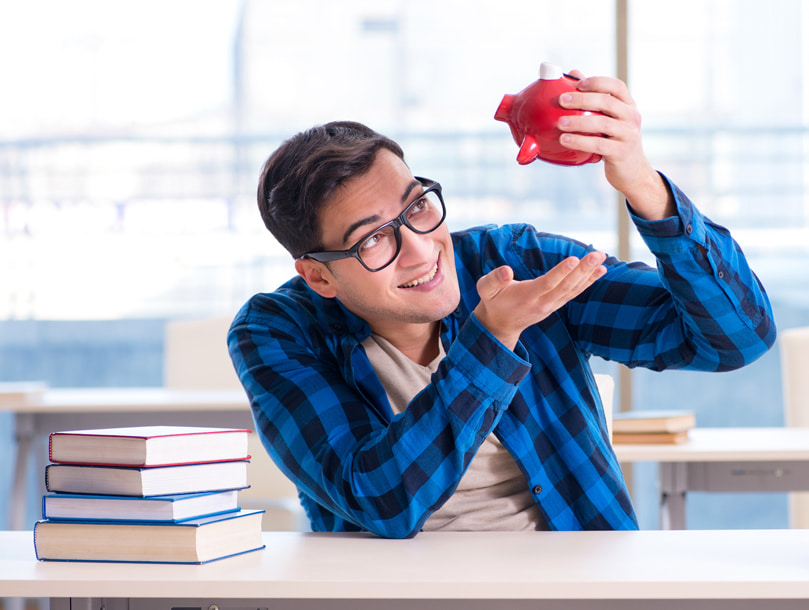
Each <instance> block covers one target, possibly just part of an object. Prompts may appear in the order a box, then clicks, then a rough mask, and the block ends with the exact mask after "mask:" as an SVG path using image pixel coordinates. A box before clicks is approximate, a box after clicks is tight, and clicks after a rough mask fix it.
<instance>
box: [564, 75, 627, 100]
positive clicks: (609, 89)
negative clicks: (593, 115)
mask: <svg viewBox="0 0 809 610" xmlns="http://www.w3.org/2000/svg"><path fill="white" fill-rule="evenodd" d="M576 88H577V89H578V90H579V91H591V92H599V93H605V94H608V95H611V96H613V97H616V98H618V99H619V100H621V101H622V102H624V103H627V104H634V103H635V102H634V100H633V99H632V96H631V95H630V94H629V89H628V88H627V86H626V83H625V82H623V81H622V80H619V79H617V78H610V77H608V76H591V77H589V78H582V79H581V80H580V81H579V82H578V83H576Z"/></svg>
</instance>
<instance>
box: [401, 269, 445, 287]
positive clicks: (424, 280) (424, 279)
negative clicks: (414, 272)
mask: <svg viewBox="0 0 809 610" xmlns="http://www.w3.org/2000/svg"><path fill="white" fill-rule="evenodd" d="M436 273H438V263H436V264H435V265H433V268H432V269H431V270H430V273H428V274H427V275H425V276H424V277H420V278H419V279H417V280H413V281H412V282H408V283H407V284H402V285H401V286H399V288H414V287H415V286H420V285H422V284H426V283H427V282H429V281H430V280H432V279H433V278H434V277H435V274H436Z"/></svg>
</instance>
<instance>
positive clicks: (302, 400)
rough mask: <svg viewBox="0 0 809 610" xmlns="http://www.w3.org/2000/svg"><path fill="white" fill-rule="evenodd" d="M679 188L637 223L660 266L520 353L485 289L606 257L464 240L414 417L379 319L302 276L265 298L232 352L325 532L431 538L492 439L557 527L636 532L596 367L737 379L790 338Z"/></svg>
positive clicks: (592, 300) (500, 239)
mask: <svg viewBox="0 0 809 610" xmlns="http://www.w3.org/2000/svg"><path fill="white" fill-rule="evenodd" d="M672 191H673V192H674V195H675V199H676V203H677V207H678V211H679V214H678V216H676V217H672V218H669V219H666V220H662V221H657V222H646V221H643V220H641V219H639V218H636V217H633V220H634V222H635V224H636V226H637V228H638V230H639V232H640V234H641V235H642V237H643V239H644V240H645V241H646V243H647V245H648V247H649V248H650V249H651V251H652V252H653V253H654V255H655V256H656V258H657V261H658V263H657V269H653V268H651V267H648V266H646V265H643V264H638V263H630V264H627V263H624V262H621V261H618V260H616V259H614V258H609V259H608V260H607V262H606V265H607V268H608V271H607V274H606V275H605V276H604V277H603V278H602V279H600V280H599V281H598V282H596V283H595V284H594V285H593V286H592V287H590V288H589V289H588V290H587V291H586V292H585V293H583V294H582V295H581V296H579V297H578V298H576V299H575V300H573V301H571V302H570V303H568V304H567V305H566V306H564V307H563V308H562V309H560V310H559V311H557V312H555V313H554V314H553V315H551V316H550V317H548V318H547V319H545V320H543V321H542V322H541V323H539V324H537V325H535V326H532V327H530V328H528V329H527V330H525V331H524V332H523V334H522V336H521V340H520V342H519V343H518V345H517V347H516V349H515V350H514V351H511V350H509V349H507V348H505V347H504V346H503V345H502V344H500V343H499V342H498V341H497V340H496V339H495V338H494V337H493V336H492V335H491V334H490V333H489V332H488V331H487V330H486V329H485V328H484V327H483V326H482V325H481V324H480V323H479V322H478V321H477V319H476V318H475V316H474V315H472V310H473V309H474V308H475V306H476V305H477V303H478V301H479V297H478V293H477V290H476V288H475V284H476V281H477V280H478V278H480V277H481V276H482V275H484V274H485V273H488V272H489V271H491V270H492V269H494V268H496V267H499V266H500V265H509V266H511V268H512V269H514V272H515V275H516V277H517V278H518V279H527V278H533V277H536V276H539V275H541V274H543V273H545V272H546V271H548V270H549V269H550V268H551V267H553V266H554V265H556V264H557V263H559V262H560V261H561V260H562V259H564V258H565V257H568V256H571V255H573V256H577V257H582V256H584V255H585V254H586V253H587V252H588V251H589V250H590V248H588V247H586V246H585V245H583V244H581V243H578V242H576V241H574V240H571V239H567V238H564V237H559V236H555V235H549V234H544V233H540V232H537V231H536V230H535V229H534V228H533V227H531V226H527V225H508V226H502V227H495V226H487V227H478V228H474V229H469V230H467V231H463V232H459V233H455V234H453V241H454V246H455V258H456V263H457V270H458V281H459V283H460V289H461V301H460V305H459V306H458V308H457V309H456V310H455V312H454V313H452V314H451V315H450V316H448V317H447V318H446V319H444V320H443V321H442V330H441V341H442V342H443V344H444V347H445V349H446V352H447V355H446V358H444V360H443V361H442V362H441V363H440V365H439V367H438V370H437V371H436V373H435V374H434V375H433V377H432V381H431V383H430V384H429V385H428V386H427V387H426V388H424V389H423V390H422V391H421V392H420V393H419V394H418V395H417V396H416V397H415V398H414V399H413V401H412V402H411V403H410V404H409V406H408V408H407V409H406V410H405V412H403V413H401V414H399V415H395V416H394V414H393V412H392V411H391V407H390V404H389V402H388V399H387V396H386V393H385V390H384V389H383V387H382V385H381V383H380V381H379V379H378V378H377V376H376V374H375V373H374V370H373V368H372V367H371V364H370V362H369V361H368V358H367V357H366V355H365V352H364V349H363V347H362V346H361V345H360V343H361V342H362V341H363V340H364V339H365V338H367V337H368V336H369V334H370V332H371V331H370V328H369V326H368V325H367V323H366V322H365V321H363V320H362V319H360V318H358V317H357V316H355V315H353V314H352V313H350V312H349V311H347V310H346V309H345V308H344V307H342V305H341V304H340V303H339V302H338V301H337V300H334V299H323V298H321V297H320V296H319V295H317V294H316V293H315V292H313V291H312V290H310V289H309V288H308V287H307V286H306V284H305V283H304V282H303V280H301V279H300V278H295V279H293V280H291V281H289V282H288V283H286V284H284V285H283V286H282V287H281V288H279V289H278V290H277V291H275V292H273V293H269V294H258V295H256V296H254V297H253V298H251V299H250V300H249V301H248V302H247V304H246V305H245V306H244V307H243V308H242V309H241V311H240V312H239V313H238V315H237V316H236V318H235V320H234V322H233V325H232V327H231V330H230V333H229V335H228V346H229V350H230V354H231V358H232V359H233V362H234V365H235V367H236V370H237V372H238V374H239V377H240V378H241V381H242V383H243V385H244V387H245V389H246V391H247V394H248V397H249V399H250V403H251V406H252V410H253V415H254V418H255V422H256V426H257V431H258V433H259V434H260V436H261V439H262V442H263V444H264V446H265V447H266V449H267V451H268V452H269V454H270V456H271V457H272V459H273V460H274V461H275V462H276V464H278V466H279V467H280V468H281V470H282V471H283V472H284V473H285V474H286V475H287V476H288V477H289V478H290V479H291V480H292V481H294V483H295V485H296V486H297V488H298V491H299V496H300V499H301V503H302V504H303V507H304V509H305V510H306V513H307V515H308V517H309V519H310V521H311V525H312V528H313V530H315V531H346V530H348V531H351V530H367V531H371V532H374V533H376V534H378V535H380V536H386V537H397V538H398V537H408V536H413V535H415V534H416V533H417V532H418V531H419V530H420V529H421V527H422V525H423V524H424V522H425V521H426V520H427V518H428V517H429V516H430V514H431V513H432V512H433V511H435V510H436V509H438V508H439V507H440V506H441V505H442V504H443V503H444V502H445V501H446V500H447V499H448V498H449V497H450V496H451V495H452V493H453V491H454V490H455V488H456V486H457V484H458V482H459V480H460V479H461V476H462V475H463V473H464V471H465V470H466V468H467V466H468V465H469V463H470V461H471V460H472V458H473V457H474V455H475V452H476V451H477V449H478V447H479V446H480V444H481V443H482V442H483V440H484V439H485V438H486V437H487V436H488V435H489V434H490V433H494V434H495V435H496V436H497V438H498V439H499V440H500V441H501V442H502V443H503V445H504V446H505V447H506V448H507V449H508V451H509V452H510V453H511V455H512V456H513V457H514V459H515V460H516V462H517V464H518V465H519V467H520V469H521V471H522V473H523V474H524V475H525V484H526V486H527V488H528V489H529V490H530V491H531V493H532V494H533V496H534V498H535V501H536V504H537V506H538V507H539V510H540V511H541V513H542V516H543V517H544V519H545V520H546V522H547V524H548V526H549V527H550V528H551V529H554V530H579V529H635V528H636V527H637V522H636V518H635V515H634V511H633V508H632V504H631V501H630V498H629V494H628V492H627V488H626V485H625V483H624V480H623V478H622V475H621V470H620V468H619V465H618V461H617V459H616V457H615V454H614V452H613V450H612V447H611V445H610V442H609V439H608V436H607V430H606V425H605V420H604V414H603V410H602V406H601V402H600V399H599V397H598V392H597V390H596V385H595V382H594V379H593V375H592V372H591V369H590V366H589V364H588V359H589V358H590V356H591V355H596V356H600V357H602V358H605V359H608V360H614V361H618V362H622V363H624V364H626V365H628V366H630V367H635V366H643V367H647V368H650V369H654V370H663V369H668V368H680V369H691V370H701V371H727V370H731V369H735V368H738V367H741V366H744V365H745V364H747V363H749V362H751V361H753V360H754V359H756V358H757V357H758V356H760V355H761V354H763V353H764V352H765V351H766V350H767V349H768V348H769V347H770V346H771V345H772V344H773V342H774V340H775V325H774V322H773V319H772V313H771V309H770V305H769V302H768V299H767V296H766V294H765V292H764V290H763V288H762V287H761V286H760V284H759V282H758V280H757V279H756V277H755V276H754V275H753V273H752V271H751V270H750V268H749V267H748V265H747V261H746V260H745V258H744V256H743V254H742V252H741V251H740V249H739V248H738V246H737V245H736V244H735V242H734V241H733V240H732V239H731V238H730V236H729V234H728V232H727V231H726V230H725V229H724V228H722V227H720V226H717V225H715V224H713V223H711V222H710V221H709V220H708V219H706V218H705V217H704V216H702V215H701V214H700V213H699V212H698V211H697V209H696V208H695V207H693V205H692V204H691V202H690V201H689V200H688V199H687V198H686V197H685V195H683V194H682V193H681V192H680V191H679V190H678V189H677V188H676V187H674V186H673V185H672Z"/></svg>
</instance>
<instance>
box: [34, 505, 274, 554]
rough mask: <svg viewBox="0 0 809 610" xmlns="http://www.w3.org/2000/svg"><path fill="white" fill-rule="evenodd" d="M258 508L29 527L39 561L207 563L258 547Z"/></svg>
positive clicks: (261, 545)
mask: <svg viewBox="0 0 809 610" xmlns="http://www.w3.org/2000/svg"><path fill="white" fill-rule="evenodd" d="M263 513H264V511H263V510H243V509H241V510H238V511H235V512H230V513H224V514H221V515H214V516H211V517H203V518H201V519H192V520H189V521H181V522H179V523H146V522H143V521H131V522H110V521H54V520H51V519H46V520H42V521H37V523H36V524H35V525H34V550H35V552H36V557H37V559H39V560H40V561H102V562H128V563H207V562H209V561H215V560H217V559H223V558H225V557H231V556H233V555H241V554H243V553H249V552H250V551H257V550H259V549H262V548H264V543H263V541H262V536H261V518H262V514H263Z"/></svg>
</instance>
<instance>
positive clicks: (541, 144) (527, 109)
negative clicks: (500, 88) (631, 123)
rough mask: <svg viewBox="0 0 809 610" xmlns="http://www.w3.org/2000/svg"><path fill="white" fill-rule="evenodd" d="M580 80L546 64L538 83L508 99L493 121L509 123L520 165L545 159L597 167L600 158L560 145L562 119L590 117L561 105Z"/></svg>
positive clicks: (566, 163)
mask: <svg viewBox="0 0 809 610" xmlns="http://www.w3.org/2000/svg"><path fill="white" fill-rule="evenodd" d="M577 80H578V79H576V78H574V77H572V76H569V75H567V74H564V73H563V72H562V69H561V68H560V67H559V66H555V65H553V64H549V63H547V62H545V63H543V64H542V65H541V66H540V69H539V80H537V81H535V82H534V83H532V84H531V85H529V86H528V87H526V88H525V89H523V90H522V91H520V92H519V93H518V94H517V95H505V96H503V101H502V102H500V106H499V107H498V108H497V112H496V113H495V115H494V118H495V119H496V120H498V121H503V122H505V123H508V125H509V127H510V128H511V135H512V136H513V137H514V141H515V142H516V143H517V144H518V145H519V146H520V150H519V152H518V153H517V162H518V163H520V164H521V165H527V164H528V163H531V162H532V161H534V160H535V159H542V160H543V161H547V162H549V163H556V164H559V165H583V164H584V163H597V162H598V161H600V160H601V155H597V154H595V153H589V152H584V151H579V150H571V149H569V148H565V147H564V146H562V144H561V143H560V142H559V136H560V135H561V134H562V132H561V131H559V129H557V127H556V126H557V124H558V123H559V119H560V118H562V117H563V116H566V115H572V114H591V113H590V112H588V111H583V110H569V109H567V108H562V107H561V106H560V105H559V96H560V95H562V94H563V93H566V92H568V91H575V90H576V82H577Z"/></svg>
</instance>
